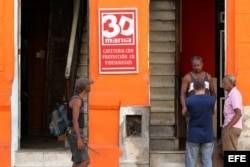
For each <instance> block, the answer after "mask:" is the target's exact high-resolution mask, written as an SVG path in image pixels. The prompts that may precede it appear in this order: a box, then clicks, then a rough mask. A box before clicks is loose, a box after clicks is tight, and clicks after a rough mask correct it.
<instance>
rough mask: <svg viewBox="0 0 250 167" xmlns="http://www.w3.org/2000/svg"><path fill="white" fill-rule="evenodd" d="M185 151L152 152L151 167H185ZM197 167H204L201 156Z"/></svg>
mask: <svg viewBox="0 0 250 167" xmlns="http://www.w3.org/2000/svg"><path fill="white" fill-rule="evenodd" d="M183 166H185V151H151V152H150V167H183ZM196 167H202V164H201V155H199V156H198V160H197V163H196Z"/></svg>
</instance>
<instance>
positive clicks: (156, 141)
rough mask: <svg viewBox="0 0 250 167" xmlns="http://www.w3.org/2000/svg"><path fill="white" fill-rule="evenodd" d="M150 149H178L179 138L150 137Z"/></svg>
mask: <svg viewBox="0 0 250 167" xmlns="http://www.w3.org/2000/svg"><path fill="white" fill-rule="evenodd" d="M150 150H151V151H156V150H157V151H169V150H173V151H174V150H179V139H178V138H176V137H152V138H150Z"/></svg>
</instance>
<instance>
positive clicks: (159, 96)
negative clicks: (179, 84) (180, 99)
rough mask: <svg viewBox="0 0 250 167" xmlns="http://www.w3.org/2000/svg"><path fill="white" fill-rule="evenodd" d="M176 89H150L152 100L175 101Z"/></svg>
mask: <svg viewBox="0 0 250 167" xmlns="http://www.w3.org/2000/svg"><path fill="white" fill-rule="evenodd" d="M174 99H175V89H174V87H172V88H150V100H174Z"/></svg>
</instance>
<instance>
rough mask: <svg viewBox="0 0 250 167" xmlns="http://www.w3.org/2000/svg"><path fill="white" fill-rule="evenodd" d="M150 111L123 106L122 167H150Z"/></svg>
mask: <svg viewBox="0 0 250 167" xmlns="http://www.w3.org/2000/svg"><path fill="white" fill-rule="evenodd" d="M149 110H150V108H149V107H147V106H145V107H144V106H142V107H141V106H136V107H134V106H121V108H120V130H119V131H120V136H119V141H120V146H119V147H120V149H121V151H122V156H121V158H120V167H149V114H150V112H149ZM128 132H131V133H128Z"/></svg>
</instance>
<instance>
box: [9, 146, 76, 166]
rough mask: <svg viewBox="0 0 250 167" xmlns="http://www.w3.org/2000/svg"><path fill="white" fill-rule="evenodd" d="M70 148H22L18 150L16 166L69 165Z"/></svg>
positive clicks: (70, 163) (70, 164)
mask: <svg viewBox="0 0 250 167" xmlns="http://www.w3.org/2000/svg"><path fill="white" fill-rule="evenodd" d="M69 166H72V162H71V153H70V151H69V150H66V149H61V150H59V149H58V150H57V151H56V150H28V149H27V150H20V151H17V152H16V160H15V165H14V167H69Z"/></svg>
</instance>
